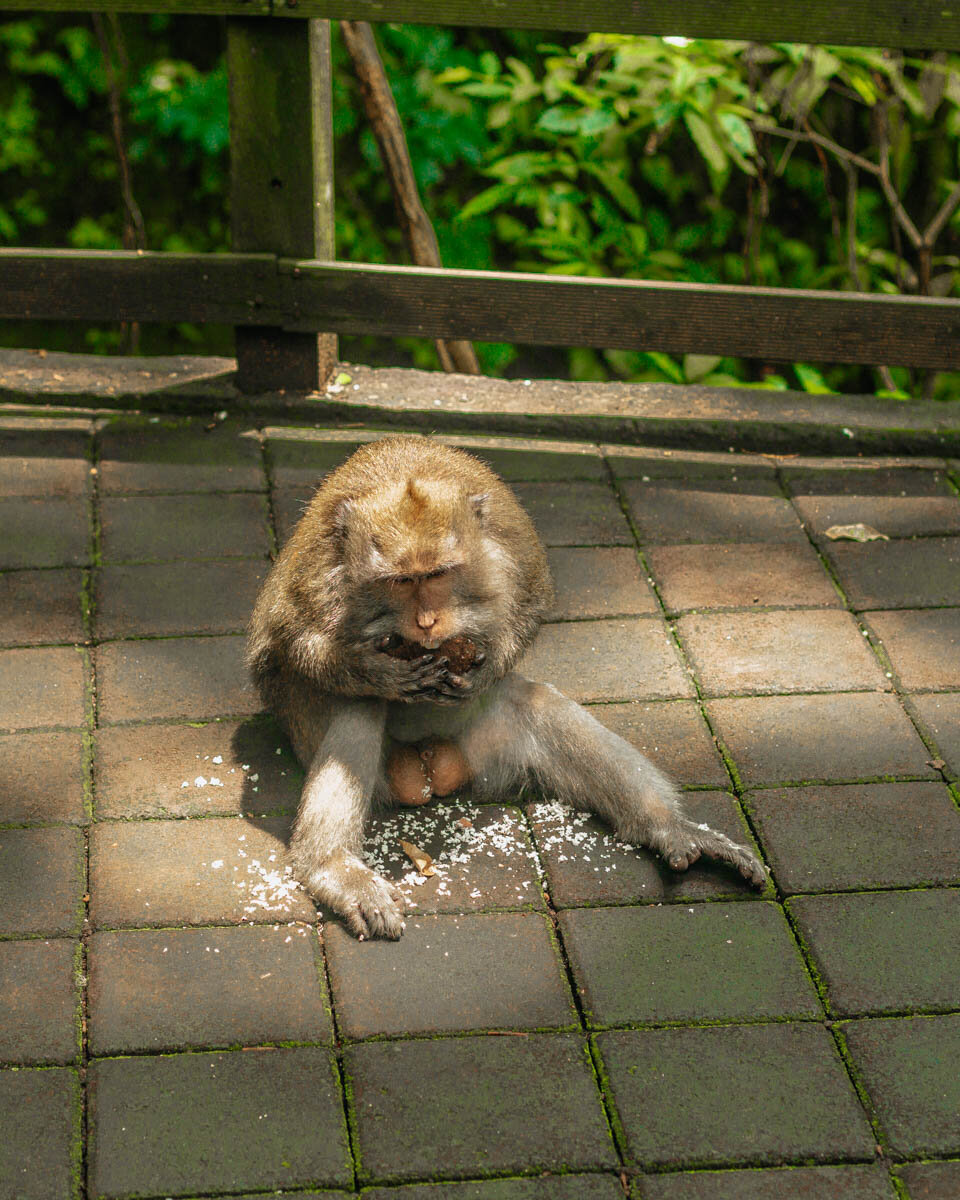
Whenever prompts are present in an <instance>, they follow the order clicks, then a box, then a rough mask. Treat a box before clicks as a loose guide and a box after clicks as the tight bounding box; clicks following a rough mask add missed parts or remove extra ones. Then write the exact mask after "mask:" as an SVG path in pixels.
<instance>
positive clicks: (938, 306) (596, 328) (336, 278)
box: [280, 262, 960, 370]
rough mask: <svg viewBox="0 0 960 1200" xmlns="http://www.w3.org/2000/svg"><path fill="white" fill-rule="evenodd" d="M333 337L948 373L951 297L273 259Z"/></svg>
mask: <svg viewBox="0 0 960 1200" xmlns="http://www.w3.org/2000/svg"><path fill="white" fill-rule="evenodd" d="M280 267H281V270H282V271H289V272H291V273H292V274H293V276H294V280H295V282H296V287H295V288H294V291H293V299H294V303H295V305H296V307H297V310H298V315H297V316H296V317H295V318H294V319H293V321H288V322H287V326H288V328H309V327H310V325H311V324H312V325H314V326H317V325H319V326H322V327H323V328H329V329H336V330H338V331H339V332H340V333H353V334H380V335H383V334H386V335H389V336H394V337H397V336H403V335H415V336H418V337H443V338H451V337H468V338H473V339H477V340H484V341H494V342H516V343H520V344H524V343H526V344H529V345H553V346H596V347H605V348H608V349H615V348H616V349H624V350H663V351H666V352H668V353H672V354H730V355H735V356H738V357H744V358H765V359H773V360H776V361H784V362H797V361H803V360H808V361H813V362H847V363H887V364H891V365H897V366H901V365H902V366H916V367H937V368H941V369H952V370H956V369H957V368H960V300H938V299H931V298H929V297H917V296H873V295H864V294H863V293H857V292H812V291H798V290H792V289H788V288H753V287H731V286H726V285H720V284H713V285H707V284H693V283H659V282H648V281H640V280H614V279H590V280H586V279H576V278H572V277H565V276H557V275H532V274H521V273H514V272H511V273H504V272H498V271H458V270H433V269H430V268H428V267H394V266H390V267H384V266H373V265H363V264H357V265H354V264H351V263H342V262H340V263H319V262H313V263H310V262H300V263H293V262H282V263H281V264H280Z"/></svg>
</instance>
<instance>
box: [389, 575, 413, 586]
mask: <svg viewBox="0 0 960 1200" xmlns="http://www.w3.org/2000/svg"><path fill="white" fill-rule="evenodd" d="M393 582H394V583H396V584H404V583H413V576H412V575H395V576H394V578H393Z"/></svg>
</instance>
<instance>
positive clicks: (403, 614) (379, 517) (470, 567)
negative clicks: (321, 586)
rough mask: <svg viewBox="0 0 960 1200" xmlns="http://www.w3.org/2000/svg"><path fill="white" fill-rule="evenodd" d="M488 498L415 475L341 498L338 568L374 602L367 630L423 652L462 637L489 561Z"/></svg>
mask: <svg viewBox="0 0 960 1200" xmlns="http://www.w3.org/2000/svg"><path fill="white" fill-rule="evenodd" d="M486 501H487V497H486V496H485V495H476V494H471V493H470V491H469V489H467V488H465V487H463V486H461V485H459V484H457V483H455V482H451V481H449V480H438V479H416V478H410V479H407V480H406V481H403V482H400V483H397V484H395V485H393V486H390V487H386V488H378V489H376V490H373V491H370V492H367V493H365V494H361V495H359V496H356V497H353V498H351V499H349V500H344V501H341V503H340V505H339V507H338V509H337V513H336V517H335V527H336V529H337V532H338V536H339V537H340V548H341V563H342V566H343V571H344V576H345V579H346V581H347V582H348V586H349V587H350V590H351V591H353V592H354V593H355V594H356V593H363V594H365V595H366V596H367V597H368V599H369V601H370V604H369V608H368V611H369V614H370V622H369V624H368V627H367V628H368V632H377V633H398V634H400V636H401V637H403V638H406V639H407V640H408V641H412V642H419V643H420V644H421V645H423V646H424V647H425V648H426V649H435V648H436V647H437V646H439V645H440V643H441V642H443V641H446V640H447V639H448V638H451V637H456V636H457V635H459V634H461V633H463V632H464V630H465V622H466V621H467V619H468V617H469V614H470V611H471V609H472V607H473V604H474V602H475V601H476V600H477V599H478V586H479V578H480V577H481V576H482V569H481V564H482V563H483V562H484V560H485V559H486V557H487V555H486V552H485V550H486V548H485V547H484V545H483V542H484V538H483V522H484V516H485V508H486ZM487 570H488V571H489V568H488V569H487Z"/></svg>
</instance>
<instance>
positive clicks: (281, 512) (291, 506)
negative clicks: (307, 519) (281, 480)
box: [271, 483, 313, 546]
mask: <svg viewBox="0 0 960 1200" xmlns="http://www.w3.org/2000/svg"><path fill="white" fill-rule="evenodd" d="M312 495H313V488H312V487H311V486H310V485H309V484H307V483H301V484H298V485H297V486H296V487H282V488H275V489H274V491H273V492H272V493H271V503H272V505H273V515H274V518H275V520H276V528H277V541H278V542H279V543H280V545H281V546H282V545H283V543H284V542H285V541H286V540H287V538H288V537H289V536H290V534H291V533H293V530H294V527H295V526H296V524H297V522H298V521H299V520H300V518H301V517H302V516H303V514H304V510H305V509H306V507H307V505H308V504H309V503H310V497H311V496H312Z"/></svg>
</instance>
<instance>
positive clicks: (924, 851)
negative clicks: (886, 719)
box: [746, 783, 960, 893]
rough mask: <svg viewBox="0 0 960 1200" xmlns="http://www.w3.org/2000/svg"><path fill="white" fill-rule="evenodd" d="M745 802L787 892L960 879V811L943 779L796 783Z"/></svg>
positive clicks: (880, 886)
mask: <svg viewBox="0 0 960 1200" xmlns="http://www.w3.org/2000/svg"><path fill="white" fill-rule="evenodd" d="M746 805H747V809H748V811H749V813H750V816H751V819H752V821H753V825H754V828H755V829H756V830H757V832H758V834H759V835H760V840H761V841H762V843H763V848H764V852H765V854H766V856H767V861H768V862H769V864H770V867H771V869H772V870H773V873H774V876H775V878H776V881H777V884H778V886H779V887H780V889H781V890H782V891H784V892H788V893H789V892H829V891H847V890H852V889H856V888H885V887H913V886H916V885H918V884H924V883H940V884H955V883H960V809H958V808H957V806H956V805H955V804H954V802H953V800H952V799H951V797H950V793H949V792H948V791H947V789H946V788H945V787H944V786H943V785H942V784H937V783H870V784H845V785H842V786H834V787H792V788H784V789H782V790H780V791H760V792H751V793H750V794H749V795H748V796H747V797H746Z"/></svg>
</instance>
